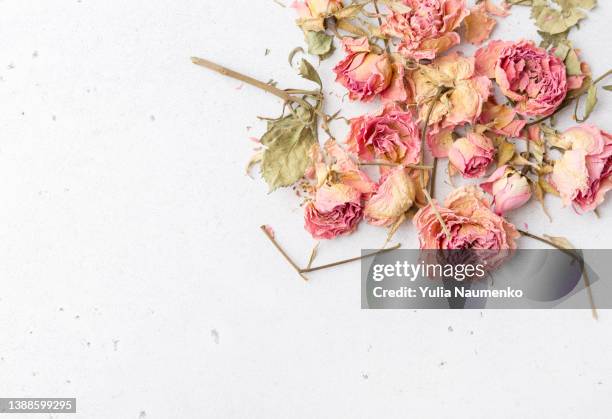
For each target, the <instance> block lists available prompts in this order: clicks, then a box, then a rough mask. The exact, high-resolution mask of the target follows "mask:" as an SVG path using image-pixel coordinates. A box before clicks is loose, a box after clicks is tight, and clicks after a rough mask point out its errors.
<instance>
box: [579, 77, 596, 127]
mask: <svg viewBox="0 0 612 419" xmlns="http://www.w3.org/2000/svg"><path fill="white" fill-rule="evenodd" d="M595 105H597V86H595V85H592V86H591V87H589V91H588V93H587V97H586V105H585V108H584V118H583V119H582V121H586V120H587V119H589V116H591V114H592V113H593V110H594V109H595Z"/></svg>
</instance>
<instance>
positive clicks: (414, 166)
mask: <svg viewBox="0 0 612 419" xmlns="http://www.w3.org/2000/svg"><path fill="white" fill-rule="evenodd" d="M358 164H359V166H390V167H398V166H401V167H406V168H408V169H418V170H432V169H433V166H427V165H424V166H423V165H420V164H399V163H389V162H384V161H381V162H359V163H358Z"/></svg>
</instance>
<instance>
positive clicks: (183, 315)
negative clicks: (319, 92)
mask: <svg viewBox="0 0 612 419" xmlns="http://www.w3.org/2000/svg"><path fill="white" fill-rule="evenodd" d="M600 3H603V5H602V6H601V7H600V8H599V9H598V11H597V13H595V14H593V15H592V17H591V18H590V19H589V20H588V21H587V22H585V24H584V25H583V28H582V29H581V30H580V31H579V32H576V33H575V34H574V39H575V41H576V45H577V46H579V47H581V48H583V49H584V56H585V58H586V59H587V60H588V61H589V62H590V63H591V65H592V67H593V72H594V73H595V74H601V73H603V72H604V71H606V70H607V69H609V68H610V67H612V62H611V60H610V56H609V54H608V52H609V50H610V48H609V45H610V42H611V41H612V39H611V37H610V30H609V25H610V18H611V17H612V3H610V2H609V1H604V0H602V1H601V2H600ZM496 36H499V37H504V38H507V39H516V38H518V37H520V36H525V37H535V29H534V28H533V27H532V25H531V23H530V22H529V21H528V20H526V10H525V9H518V8H517V9H516V11H515V12H514V14H513V16H512V17H510V18H508V19H506V20H505V21H503V22H502V23H501V26H500V28H499V29H498V31H497V32H496ZM301 42H302V38H301V34H300V32H299V30H298V29H297V28H296V27H295V26H294V24H293V14H292V13H291V10H288V9H283V8H282V7H279V6H278V5H277V4H276V3H275V2H273V1H272V0H257V1H252V0H251V1H249V0H233V1H231V2H229V1H228V2H225V1H211V0H197V1H196V0H190V1H188V0H146V1H145V0H128V1H116V0H108V1H93V0H78V1H77V0H73V1H60V0H27V1H24V0H2V1H0V52H1V54H0V196H2V205H0V218H1V219H2V223H1V224H0V255H1V258H0V278H1V292H0V330H1V338H0V377H2V378H1V379H0V396H1V397H7V396H11V397H16V396H20V397H25V396H30V397H37V396H38V397H43V396H44V397H70V396H75V397H77V398H78V410H79V414H78V415H75V417H79V418H87V419H106V418H113V419H115V418H117V419H122V418H127V419H129V418H133V419H136V418H140V419H144V418H145V417H146V418H164V419H166V418H201V417H207V418H213V417H218V418H247V417H248V418H272V417H279V418H282V417H296V418H314V417H335V418H338V417H351V418H370V417H454V418H490V417H496V418H517V417H520V418H538V419H539V418H555V419H560V418H576V417H589V418H608V417H609V414H610V413H609V407H610V393H611V388H612V387H611V386H612V360H611V358H610V353H611V351H612V339H611V337H610V329H609V323H610V316H609V312H602V313H600V314H601V319H600V320H599V321H597V322H596V321H594V320H593V319H592V318H591V316H590V313H589V312H588V311H567V312H561V311H550V312H545V311H541V312H536V311H533V312H532V311H512V312H510V311H509V312H504V311H498V312H493V311H485V312H479V311H470V312H456V311H453V312H451V311H418V312H413V311H362V310H360V308H359V306H360V297H359V292H360V287H359V265H358V264H353V265H349V266H343V267H340V268H337V269H335V270H333V271H328V272H319V273H317V274H312V275H311V282H310V283H308V284H305V283H303V282H302V281H301V280H300V279H299V277H297V276H296V275H295V273H294V272H293V271H292V270H291V268H290V267H289V266H287V264H286V263H285V261H283V260H282V259H281V258H280V256H279V255H278V253H277V252H276V250H275V249H274V248H273V247H272V246H271V244H270V243H269V242H268V241H267V239H266V238H265V237H264V235H263V234H262V233H261V232H260V231H259V229H258V226H259V225H260V224H262V223H270V224H272V225H273V226H274V228H275V229H276V231H277V237H278V239H279V240H280V241H281V242H282V243H283V244H284V245H285V246H286V248H287V249H288V251H289V252H290V253H291V254H292V255H295V257H296V259H298V260H300V261H304V260H305V259H306V258H307V255H308V252H309V249H310V247H311V245H312V240H311V239H310V238H309V237H308V236H307V234H306V233H305V232H304V231H303V229H302V214H301V210H300V208H299V206H298V204H299V202H298V199H297V198H295V196H294V195H293V194H292V192H290V191H280V192H276V193H274V194H272V195H269V196H267V195H266V187H265V185H264V184H263V182H261V181H259V180H257V181H253V180H250V179H249V178H247V177H245V175H244V172H243V168H244V165H245V162H246V161H247V159H248V157H249V156H250V154H251V148H252V146H253V145H252V143H250V142H249V141H248V137H250V136H259V135H261V133H262V132H263V128H264V127H263V124H262V123H260V122H258V121H257V120H256V118H255V116H256V115H276V114H277V113H278V111H279V101H278V100H276V99H275V98H274V97H272V96H270V95H267V94H264V93H261V92H259V91H257V90H255V89H253V88H251V87H248V86H242V87H241V84H240V83H239V82H236V81H232V80H228V79H224V78H222V77H221V76H219V75H216V74H213V73H210V72H206V71H205V70H203V69H201V68H198V67H195V66H193V65H192V64H191V63H190V61H189V57H190V56H191V55H199V56H203V57H207V58H209V59H212V60H215V61H217V62H219V63H221V64H225V65H228V66H230V67H233V68H235V69H237V70H239V71H244V72H248V73H250V74H251V75H253V76H255V77H258V78H260V79H262V80H264V81H267V80H268V79H270V78H273V79H275V80H277V81H278V82H279V85H280V86H283V87H287V86H308V84H307V83H305V82H303V81H301V80H299V79H298V77H297V76H296V75H295V74H294V72H293V71H292V70H291V69H290V68H289V67H288V66H287V64H286V57H287V54H288V52H289V51H290V50H291V49H292V48H293V47H295V46H297V45H300V44H301ZM266 49H269V50H270V54H269V55H265V50H266ZM336 60H337V56H336V57H334V58H332V59H331V60H330V61H329V62H326V63H324V65H323V66H322V67H321V68H322V74H324V75H326V77H325V80H324V81H325V83H326V85H327V86H329V87H330V89H331V90H332V91H333V92H335V93H334V95H331V96H330V99H331V100H332V102H333V103H335V104H336V105H333V104H332V105H331V106H330V109H333V110H335V108H336V107H337V105H338V103H339V99H338V98H339V97H341V96H342V95H343V94H344V92H343V91H342V89H341V87H339V86H337V85H334V84H333V83H332V80H331V78H330V77H329V67H330V66H331V65H332V63H333V62H335V61H336ZM610 103H611V99H610V96H609V95H608V96H605V95H602V97H601V100H600V105H599V108H598V110H597V112H596V113H595V114H594V115H593V121H595V122H597V123H599V124H600V125H602V127H604V128H607V129H608V130H610V129H612V127H611V126H610V125H609V124H610V122H609V119H608V118H606V116H608V115H609V113H610V109H611V107H610ZM346 109H347V111H346V112H345V113H346V114H347V115H349V116H350V115H356V114H358V113H359V112H362V111H363V110H364V108H362V107H356V106H352V105H351V106H347V107H346ZM369 109H373V107H370V108H369ZM566 120H567V119H566ZM248 125H251V126H253V128H252V129H251V130H247V126H248ZM340 128H342V127H340ZM441 178H442V177H441ZM439 191H440V195H443V194H444V188H443V187H442V186H440V187H439ZM548 206H549V207H550V208H551V212H552V213H553V217H554V220H555V222H554V223H553V224H550V223H549V222H548V221H547V220H546V218H545V216H544V215H543V213H542V212H541V210H540V209H539V207H538V205H537V204H536V203H532V204H530V205H529V206H528V207H527V208H524V209H522V210H521V211H518V212H516V213H514V214H512V217H511V219H513V220H515V221H516V222H517V223H518V224H519V225H520V226H521V227H524V226H523V222H527V223H528V224H529V229H530V230H532V231H533V232H535V233H551V234H558V235H565V236H567V237H568V238H569V239H570V240H571V241H573V242H574V243H575V244H576V245H577V246H581V247H597V248H598V247H602V248H610V247H612V236H611V235H610V233H609V232H610V227H611V226H612V224H611V222H610V217H609V215H610V212H611V211H612V207H611V206H610V204H609V203H607V204H605V205H604V206H603V207H602V209H601V213H602V219H600V220H596V219H595V217H594V216H593V215H586V216H583V217H580V216H577V215H575V214H574V213H573V211H571V210H570V209H562V208H561V205H560V202H559V201H558V200H550V201H549V202H548ZM384 234H385V233H384V232H383V231H381V230H378V229H375V228H371V227H367V226H364V227H362V228H360V231H359V233H358V234H356V235H353V236H351V237H349V238H345V239H340V240H338V241H335V242H333V243H323V244H322V245H321V248H320V258H319V259H318V262H321V263H322V262H327V261H333V260H336V259H338V258H341V257H349V256H353V255H356V254H358V252H359V249H360V248H362V247H376V246H379V245H380V244H381V243H382V240H383V237H384ZM397 240H399V241H401V242H402V243H404V245H405V246H408V247H413V246H415V245H416V239H415V237H414V231H413V230H412V228H411V227H410V226H406V227H404V228H402V229H401V230H400V232H399V233H398V235H397ZM521 245H522V246H523V247H526V246H533V245H534V244H533V243H530V242H528V241H525V240H522V242H521ZM23 417H27V415H24V416H23ZM37 417H38V416H37Z"/></svg>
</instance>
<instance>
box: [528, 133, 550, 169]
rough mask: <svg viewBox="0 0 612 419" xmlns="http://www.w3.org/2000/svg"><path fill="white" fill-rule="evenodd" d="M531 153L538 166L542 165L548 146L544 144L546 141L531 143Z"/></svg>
mask: <svg viewBox="0 0 612 419" xmlns="http://www.w3.org/2000/svg"><path fill="white" fill-rule="evenodd" d="M528 144H529V152H530V153H531V155H532V156H533V158H534V159H535V161H537V162H538V164H542V162H543V161H544V154H546V145H545V144H544V140H542V139H541V138H538V139H537V140H532V141H529V143H528Z"/></svg>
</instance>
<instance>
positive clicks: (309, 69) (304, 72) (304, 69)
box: [300, 58, 323, 87]
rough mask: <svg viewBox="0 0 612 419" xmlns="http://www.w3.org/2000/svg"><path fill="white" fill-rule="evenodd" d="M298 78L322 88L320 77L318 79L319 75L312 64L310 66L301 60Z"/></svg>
mask: <svg viewBox="0 0 612 419" xmlns="http://www.w3.org/2000/svg"><path fill="white" fill-rule="evenodd" d="M300 76H302V77H304V78H305V79H307V80H310V81H313V82H315V83H317V84H318V85H319V87H322V86H323V83H321V77H319V73H318V72H317V70H315V68H314V67H313V66H312V64H310V63H309V62H308V61H306V60H305V59H303V58H302V61H301V63H300Z"/></svg>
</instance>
